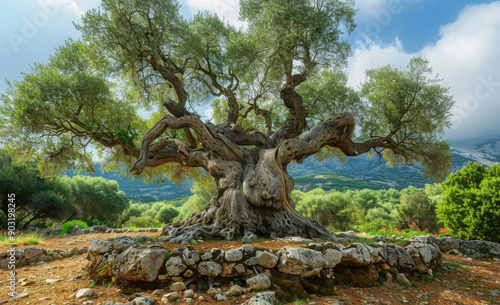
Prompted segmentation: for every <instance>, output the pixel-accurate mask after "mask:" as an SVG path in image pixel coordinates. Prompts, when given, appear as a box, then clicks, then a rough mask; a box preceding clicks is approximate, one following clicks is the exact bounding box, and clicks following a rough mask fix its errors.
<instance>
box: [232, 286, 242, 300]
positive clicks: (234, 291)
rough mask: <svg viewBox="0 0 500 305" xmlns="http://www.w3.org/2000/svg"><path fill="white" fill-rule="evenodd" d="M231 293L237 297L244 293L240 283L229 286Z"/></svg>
mask: <svg viewBox="0 0 500 305" xmlns="http://www.w3.org/2000/svg"><path fill="white" fill-rule="evenodd" d="M229 294H230V295H234V296H235V297H237V296H239V295H241V294H243V289H242V288H241V286H239V285H233V286H231V288H229Z"/></svg>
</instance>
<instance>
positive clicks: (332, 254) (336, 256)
mask: <svg viewBox="0 0 500 305" xmlns="http://www.w3.org/2000/svg"><path fill="white" fill-rule="evenodd" d="M342 256H343V255H342V252H340V251H339V250H335V249H326V251H325V252H324V253H323V258H324V259H325V261H326V263H327V265H328V268H335V266H337V265H338V264H339V263H340V261H341V260H342Z"/></svg>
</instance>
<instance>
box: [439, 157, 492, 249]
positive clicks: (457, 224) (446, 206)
mask: <svg viewBox="0 0 500 305" xmlns="http://www.w3.org/2000/svg"><path fill="white" fill-rule="evenodd" d="M442 188H443V201H442V202H441V203H439V204H438V207H437V215H438V217H439V219H440V220H441V221H442V222H443V224H444V227H446V228H449V229H450V230H451V234H453V236H454V237H457V238H460V239H466V240H470V239H481V240H490V241H494V242H499V241H500V165H493V166H491V168H490V167H486V166H483V165H482V164H480V163H477V162H476V163H471V162H469V164H467V165H466V166H465V167H463V168H462V169H461V170H459V171H457V172H456V173H455V174H451V175H450V176H448V178H446V181H445V182H443V184H442Z"/></svg>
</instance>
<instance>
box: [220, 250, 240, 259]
mask: <svg viewBox="0 0 500 305" xmlns="http://www.w3.org/2000/svg"><path fill="white" fill-rule="evenodd" d="M224 259H225V260H226V261H228V262H237V261H240V260H242V259H243V252H242V251H240V250H239V249H236V250H229V251H226V252H225V254H224Z"/></svg>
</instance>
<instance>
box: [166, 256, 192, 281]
mask: <svg viewBox="0 0 500 305" xmlns="http://www.w3.org/2000/svg"><path fill="white" fill-rule="evenodd" d="M165 266H166V267H167V273H168V274H169V275H170V276H179V275H181V274H182V272H184V271H185V270H186V269H187V266H186V265H184V263H183V262H182V257H180V256H171V257H170V258H169V259H168V260H167V262H166V263H165Z"/></svg>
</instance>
